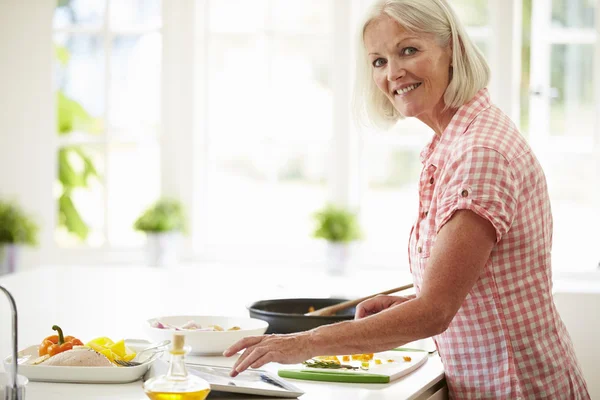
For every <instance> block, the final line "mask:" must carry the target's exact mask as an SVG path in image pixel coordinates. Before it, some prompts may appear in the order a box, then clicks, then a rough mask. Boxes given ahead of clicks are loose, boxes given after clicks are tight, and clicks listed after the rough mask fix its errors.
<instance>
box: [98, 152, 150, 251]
mask: <svg viewBox="0 0 600 400" xmlns="http://www.w3.org/2000/svg"><path fill="white" fill-rule="evenodd" d="M108 157H109V158H108V238H109V241H110V243H111V244H113V245H117V246H135V245H139V244H142V243H143V236H142V235H141V234H140V233H137V232H135V231H134V230H133V228H132V226H133V222H134V221H135V220H136V218H137V217H138V216H139V215H140V214H141V212H142V211H143V210H144V209H145V208H146V207H148V206H149V205H150V204H151V203H153V202H154V201H155V200H157V199H158V197H159V194H160V156H159V148H158V143H156V144H151V145H146V146H142V145H139V144H121V143H113V144H111V146H110V152H109V154H108ZM134 182H135V190H132V183H134Z"/></svg>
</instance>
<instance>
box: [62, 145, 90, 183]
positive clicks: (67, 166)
mask: <svg viewBox="0 0 600 400" xmlns="http://www.w3.org/2000/svg"><path fill="white" fill-rule="evenodd" d="M72 154H74V152H73V149H72V148H69V147H65V148H62V149H60V150H59V151H58V179H59V180H60V182H61V183H62V185H63V187H65V188H67V189H73V188H76V187H85V186H86V181H85V179H84V175H83V173H82V172H77V171H76V170H75V168H73V165H72V162H71V159H70V157H71V155H72ZM75 154H76V153H75Z"/></svg>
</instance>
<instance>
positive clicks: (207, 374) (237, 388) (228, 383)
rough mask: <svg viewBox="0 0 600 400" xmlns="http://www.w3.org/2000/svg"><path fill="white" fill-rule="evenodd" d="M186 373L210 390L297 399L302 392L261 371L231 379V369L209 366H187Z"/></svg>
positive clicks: (246, 373) (245, 373) (246, 372)
mask: <svg viewBox="0 0 600 400" xmlns="http://www.w3.org/2000/svg"><path fill="white" fill-rule="evenodd" d="M187 368H188V373H191V374H194V375H196V376H199V377H200V378H202V379H204V380H206V381H207V382H208V383H209V384H210V387H211V389H214V390H219V391H226V392H234V393H248V394H262V395H271V396H279V397H298V396H301V395H302V394H303V393H304V392H303V391H302V390H300V389H299V388H298V387H296V386H294V385H292V384H290V383H289V382H286V381H285V380H283V379H281V378H280V377H278V376H276V375H274V374H271V373H269V372H267V371H263V370H246V371H244V372H242V373H241V374H239V375H238V376H236V377H235V378H232V377H230V376H229V372H230V371H231V368H228V367H217V366H210V365H196V364H194V365H190V364H188V365H187Z"/></svg>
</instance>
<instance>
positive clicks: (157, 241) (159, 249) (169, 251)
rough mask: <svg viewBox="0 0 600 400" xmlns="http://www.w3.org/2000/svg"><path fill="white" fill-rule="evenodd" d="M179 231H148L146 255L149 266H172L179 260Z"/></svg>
mask: <svg viewBox="0 0 600 400" xmlns="http://www.w3.org/2000/svg"><path fill="white" fill-rule="evenodd" d="M180 242H181V233H180V232H163V233H148V234H147V238H146V256H147V262H148V265H149V266H151V267H167V266H174V265H176V264H177V263H178V262H179V246H180Z"/></svg>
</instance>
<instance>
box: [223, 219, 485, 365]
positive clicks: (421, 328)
mask: <svg viewBox="0 0 600 400" xmlns="http://www.w3.org/2000/svg"><path fill="white" fill-rule="evenodd" d="M495 243H496V232H495V229H494V227H493V226H492V224H491V223H490V222H489V221H487V220H486V219H484V218H482V217H480V216H478V215H477V214H475V213H474V212H472V211H467V210H459V211H456V212H455V213H454V215H453V216H452V218H451V219H450V220H449V221H448V222H447V223H446V224H445V225H444V226H443V227H442V229H441V230H440V232H439V234H438V236H437V239H436V242H435V245H434V248H433V249H432V253H431V258H430V259H429V262H428V264H427V267H426V269H425V275H424V277H423V283H422V286H421V291H420V293H419V296H418V297H416V298H415V299H412V300H408V301H406V302H403V303H402V304H399V305H397V306H393V307H391V308H389V309H387V310H384V311H382V312H379V313H377V314H375V315H372V316H370V317H366V318H362V319H358V320H354V321H346V322H341V323H338V324H333V325H325V326H321V327H318V328H315V329H313V330H311V331H308V332H302V333H298V334H291V335H268V336H255V337H249V338H245V339H242V340H240V341H239V342H237V343H236V344H234V345H233V346H231V347H230V348H229V349H228V350H227V351H225V353H224V355H226V356H231V355H233V354H235V353H236V352H238V351H240V350H242V349H246V351H245V352H244V353H243V354H242V355H241V356H240V358H239V359H238V360H237V362H236V364H235V365H234V367H233V371H232V375H233V376H235V375H237V374H238V373H239V372H241V371H243V370H245V369H247V368H248V367H250V366H251V367H253V368H259V367H261V366H262V365H264V364H266V363H268V362H271V361H274V362H280V363H284V364H285V363H297V362H301V361H304V360H306V359H308V358H310V357H314V356H317V355H336V354H350V353H371V352H377V351H382V350H388V349H390V348H394V347H397V346H401V345H403V344H405V343H408V342H412V341H414V340H418V339H422V338H425V337H430V336H433V335H436V334H439V333H441V332H443V331H444V330H446V328H447V327H448V325H449V324H450V321H452V318H453V317H454V315H455V314H456V312H457V311H458V309H459V308H460V306H461V305H462V303H463V301H464V300H465V298H466V297H467V294H468V293H469V291H470V290H471V288H472V287H473V285H474V284H475V282H476V281H477V278H478V277H479V275H480V274H481V273H482V272H483V270H484V267H485V264H486V262H487V260H488V258H489V257H490V253H491V251H492V249H493V247H494V245H495Z"/></svg>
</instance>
